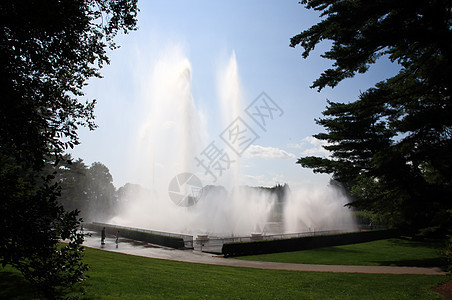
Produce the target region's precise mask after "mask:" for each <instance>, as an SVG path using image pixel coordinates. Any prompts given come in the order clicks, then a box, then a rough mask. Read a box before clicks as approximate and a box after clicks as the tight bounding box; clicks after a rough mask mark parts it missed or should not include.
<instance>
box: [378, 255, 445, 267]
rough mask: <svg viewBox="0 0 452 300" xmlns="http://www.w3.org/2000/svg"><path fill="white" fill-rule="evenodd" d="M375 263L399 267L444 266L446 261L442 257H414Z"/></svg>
mask: <svg viewBox="0 0 452 300" xmlns="http://www.w3.org/2000/svg"><path fill="white" fill-rule="evenodd" d="M375 263H378V264H381V265H383V266H397V267H423V268H430V267H439V268H445V267H444V261H443V260H442V259H441V258H439V257H438V258H426V259H412V260H397V261H375Z"/></svg>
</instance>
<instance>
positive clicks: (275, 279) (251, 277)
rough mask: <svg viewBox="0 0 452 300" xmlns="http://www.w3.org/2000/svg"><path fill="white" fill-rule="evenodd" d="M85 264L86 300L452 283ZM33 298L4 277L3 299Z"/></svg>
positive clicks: (373, 294)
mask: <svg viewBox="0 0 452 300" xmlns="http://www.w3.org/2000/svg"><path fill="white" fill-rule="evenodd" d="M85 260H86V262H87V263H88V264H89V265H90V266H91V269H90V271H89V273H88V274H89V276H90V278H89V279H88V280H87V281H86V282H85V284H84V286H85V290H86V293H85V295H83V296H82V297H81V299H181V298H183V299H442V298H441V297H440V296H439V295H438V294H436V293H434V292H432V290H431V288H432V287H434V286H437V285H439V284H441V283H443V282H446V281H447V280H448V279H450V277H448V276H423V275H374V274H341V273H318V272H296V271H275V270H258V269H248V268H236V267H223V266H211V265H202V264H190V263H181V262H173V261H165V260H158V259H150V258H143V257H135V256H130V255H124V254H119V253H113V252H105V251H101V250H94V249H86V257H85ZM0 270H1V269H0ZM74 295H76V294H74ZM32 296H33V294H32V292H31V290H30V288H29V285H28V284H27V283H26V282H24V281H23V280H22V278H21V277H20V276H18V275H17V273H16V272H15V271H13V270H12V269H5V270H3V271H1V272H0V299H12V298H15V299H30V298H31V297H32Z"/></svg>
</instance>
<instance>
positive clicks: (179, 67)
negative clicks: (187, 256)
mask: <svg viewBox="0 0 452 300" xmlns="http://www.w3.org/2000/svg"><path fill="white" fill-rule="evenodd" d="M221 73H222V74H223V75H224V76H222V78H220V80H219V81H220V84H219V88H218V90H219V99H220V101H219V103H220V104H219V107H220V109H221V112H222V117H221V125H220V126H223V127H226V126H228V125H229V124H230V123H231V122H232V120H234V119H235V118H236V117H237V116H238V114H239V113H240V112H241V111H243V99H242V98H243V97H242V89H241V87H240V80H239V76H238V68H237V60H236V57H235V54H234V53H233V54H232V55H231V57H230V59H229V61H228V62H227V63H226V67H225V68H224V70H223V71H222V72H221ZM191 74H192V69H191V64H190V61H189V60H188V59H187V58H186V57H185V55H183V53H182V51H180V50H178V49H175V50H174V51H169V52H168V53H166V54H165V56H163V57H162V58H160V59H159V60H158V62H157V63H155V65H154V66H153V68H152V71H151V72H150V75H149V76H148V77H145V82H144V83H143V85H142V86H143V92H142V96H141V99H140V100H141V105H140V107H141V110H142V124H141V128H140V130H139V131H138V132H137V136H136V143H135V144H134V147H133V149H132V150H131V151H132V153H131V157H133V158H134V160H135V164H132V165H131V168H133V170H134V172H135V173H136V174H138V175H139V176H140V178H142V180H143V182H142V184H143V185H146V184H147V186H148V187H149V188H148V190H147V192H143V191H142V192H140V193H135V194H131V195H129V199H128V201H127V203H126V204H125V205H124V207H123V209H122V210H121V213H120V214H119V215H118V216H116V217H115V218H113V219H112V220H111V221H110V223H113V224H118V225H126V226H133V227H141V228H149V229H152V230H160V231H166V232H177V233H185V234H191V235H194V236H196V235H197V236H198V237H199V239H200V240H204V239H207V238H208V237H211V236H241V235H242V236H245V235H246V236H250V235H251V234H252V235H253V238H254V239H261V238H262V234H270V233H286V232H304V231H318V230H329V229H338V227H340V229H345V230H353V229H354V225H353V220H352V218H351V214H350V211H349V210H348V209H347V208H344V204H345V203H346V202H347V199H346V197H345V196H344V195H342V194H340V193H339V192H338V191H336V190H334V189H333V188H326V187H321V188H317V189H312V190H294V191H291V192H290V193H289V192H288V193H284V196H283V197H282V196H279V197H278V196H277V195H276V194H275V193H273V192H272V191H270V190H269V189H258V188H249V187H241V186H240V184H241V178H240V177H241V171H240V158H239V157H234V158H233V159H234V160H235V161H236V163H234V164H231V167H230V168H229V169H228V170H227V172H226V171H225V173H224V174H223V176H222V177H221V185H218V184H216V182H215V183H212V178H211V177H209V174H206V172H204V170H203V169H202V168H199V161H198V164H197V161H196V160H195V157H197V156H199V154H200V153H201V152H202V151H203V150H205V149H206V146H207V145H209V143H208V142H210V141H209V140H208V137H209V132H208V130H207V129H208V128H209V126H210V125H209V126H207V124H206V116H205V115H204V114H203V113H202V112H201V111H200V110H199V109H197V107H196V105H195V101H194V99H193V96H192V90H191V89H192V82H191V80H192V78H191ZM218 119H220V118H218ZM216 126H218V124H216ZM178 174H193V175H194V176H196V177H199V178H200V179H201V181H203V182H204V187H202V186H201V187H199V188H200V190H199V191H197V192H198V194H196V195H195V196H192V197H191V198H190V197H188V198H185V200H183V199H182V200H181V201H182V202H179V204H180V203H185V204H187V205H177V203H175V202H174V199H173V201H171V200H170V196H171V192H173V194H177V193H180V194H184V193H185V194H186V193H189V192H192V191H191V190H190V191H189V189H193V186H194V185H195V184H188V183H187V182H189V180H191V179H190V178H189V177H190V176H189V175H181V176H180V177H177V175H178ZM187 176H188V177H187ZM181 178H182V179H181ZM183 178H185V179H183ZM170 182H172V183H171V184H170ZM206 182H208V183H209V184H206ZM219 182H220V181H219ZM179 187H180V189H181V190H180V191H179V190H178V189H179ZM168 189H170V190H171V189H172V190H173V191H170V194H169V193H168ZM193 197H195V198H196V200H197V202H196V201H193V199H194V198H193ZM195 202H196V203H195ZM191 204H194V205H191Z"/></svg>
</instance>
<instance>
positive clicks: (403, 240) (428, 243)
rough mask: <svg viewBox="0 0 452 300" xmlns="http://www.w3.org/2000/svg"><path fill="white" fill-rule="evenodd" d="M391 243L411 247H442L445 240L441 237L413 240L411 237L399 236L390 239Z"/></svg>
mask: <svg viewBox="0 0 452 300" xmlns="http://www.w3.org/2000/svg"><path fill="white" fill-rule="evenodd" d="M388 241H389V242H390V243H392V244H394V245H397V246H403V247H411V248H431V249H438V250H439V249H441V248H443V247H444V240H439V239H425V240H423V241H418V240H413V239H412V238H410V237H399V238H397V239H390V240H388Z"/></svg>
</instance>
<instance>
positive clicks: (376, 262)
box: [239, 238, 443, 267]
mask: <svg viewBox="0 0 452 300" xmlns="http://www.w3.org/2000/svg"><path fill="white" fill-rule="evenodd" d="M440 248H441V244H440V243H439V242H419V241H412V240H409V239H400V238H399V239H387V240H379V241H373V242H369V243H361V244H353V245H344V246H335V247H326V248H319V249H314V250H304V251H295V252H283V253H273V254H262V255H252V256H243V257H239V258H240V259H245V260H260V261H274V262H287V263H304V264H326V265H328V264H329V265H366V266H416V267H433V266H441V265H442V263H443V262H442V261H441V258H440Z"/></svg>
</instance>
